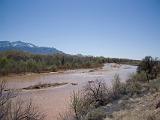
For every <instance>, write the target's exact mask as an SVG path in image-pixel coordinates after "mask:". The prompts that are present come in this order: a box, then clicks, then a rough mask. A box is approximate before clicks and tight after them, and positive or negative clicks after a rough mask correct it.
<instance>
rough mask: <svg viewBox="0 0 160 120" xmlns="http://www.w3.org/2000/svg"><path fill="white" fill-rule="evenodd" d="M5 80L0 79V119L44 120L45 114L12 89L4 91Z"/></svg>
mask: <svg viewBox="0 0 160 120" xmlns="http://www.w3.org/2000/svg"><path fill="white" fill-rule="evenodd" d="M5 86H6V83H5V81H3V80H2V81H0V120H44V118H45V114H43V113H41V112H40V111H39V109H38V108H37V107H36V106H35V105H34V104H33V102H32V100H30V101H26V100H24V99H22V98H20V97H19V96H18V93H17V92H15V91H12V90H9V91H5V89H6V87H5Z"/></svg>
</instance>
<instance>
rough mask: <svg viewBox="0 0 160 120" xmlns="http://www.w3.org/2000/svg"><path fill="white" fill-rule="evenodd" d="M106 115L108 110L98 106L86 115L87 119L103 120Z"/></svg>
mask: <svg viewBox="0 0 160 120" xmlns="http://www.w3.org/2000/svg"><path fill="white" fill-rule="evenodd" d="M105 117H106V112H105V111H104V110H102V109H100V108H98V109H94V110H92V111H90V112H89V113H88V114H87V115H86V117H85V120H103V119H104V118H105Z"/></svg>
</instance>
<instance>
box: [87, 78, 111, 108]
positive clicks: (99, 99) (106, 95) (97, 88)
mask: <svg viewBox="0 0 160 120" xmlns="http://www.w3.org/2000/svg"><path fill="white" fill-rule="evenodd" d="M84 94H85V97H86V99H87V100H88V101H90V103H91V104H94V105H95V107H99V106H103V105H105V104H107V103H109V102H110V100H111V90H110V89H109V88H108V87H107V85H106V83H105V82H103V81H102V80H96V81H94V82H93V83H88V84H87V85H86V86H85V87H84Z"/></svg>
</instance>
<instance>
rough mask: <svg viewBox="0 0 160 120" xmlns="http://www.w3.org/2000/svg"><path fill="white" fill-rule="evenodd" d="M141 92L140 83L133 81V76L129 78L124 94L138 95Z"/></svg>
mask: <svg viewBox="0 0 160 120" xmlns="http://www.w3.org/2000/svg"><path fill="white" fill-rule="evenodd" d="M141 90H142V85H141V83H140V82H138V81H137V80H135V79H134V76H130V79H128V80H127V81H126V93H127V94H130V95H133V94H139V93H140V92H141Z"/></svg>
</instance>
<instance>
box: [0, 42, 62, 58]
mask: <svg viewBox="0 0 160 120" xmlns="http://www.w3.org/2000/svg"><path fill="white" fill-rule="evenodd" d="M7 50H18V51H24V52H29V53H32V54H44V55H45V54H57V53H60V54H62V53H63V52H62V51H60V50H57V49H56V48H54V47H39V46H36V45H34V44H31V43H26V42H22V41H15V42H10V41H0V51H7Z"/></svg>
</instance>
